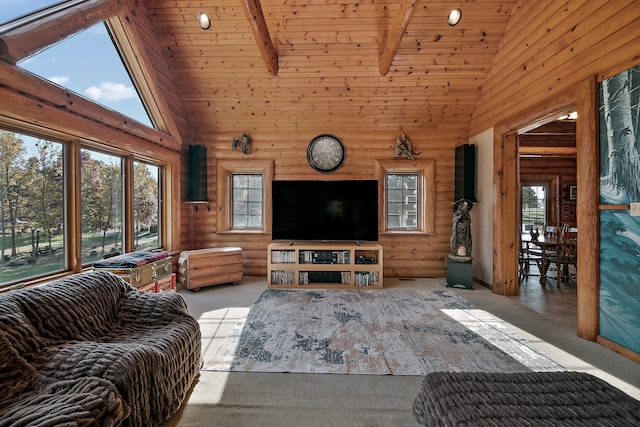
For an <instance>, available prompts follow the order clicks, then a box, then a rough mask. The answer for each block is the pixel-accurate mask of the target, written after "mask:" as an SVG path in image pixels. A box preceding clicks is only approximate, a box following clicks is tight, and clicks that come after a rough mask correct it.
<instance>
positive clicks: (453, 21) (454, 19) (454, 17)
mask: <svg viewBox="0 0 640 427" xmlns="http://www.w3.org/2000/svg"><path fill="white" fill-rule="evenodd" d="M460 19H462V11H461V10H460V9H459V8H455V9H453V10H452V11H451V12H449V15H448V16H447V24H449V25H450V26H451V27H453V26H454V25H457V24H458V22H460Z"/></svg>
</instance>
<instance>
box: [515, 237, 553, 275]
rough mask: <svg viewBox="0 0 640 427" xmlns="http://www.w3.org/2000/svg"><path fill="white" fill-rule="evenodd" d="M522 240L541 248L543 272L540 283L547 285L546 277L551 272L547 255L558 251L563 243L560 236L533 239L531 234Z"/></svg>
mask: <svg viewBox="0 0 640 427" xmlns="http://www.w3.org/2000/svg"><path fill="white" fill-rule="evenodd" d="M522 240H523V241H525V242H530V243H531V244H533V245H535V246H537V247H539V248H540V251H541V252H542V254H541V256H542V271H541V272H540V283H541V284H543V285H544V284H545V283H546V275H547V271H548V270H549V263H548V262H547V254H548V253H549V252H553V251H556V252H557V251H558V246H559V245H560V243H561V239H560V238H559V237H558V236H538V238H537V239H533V238H532V237H531V235H530V234H529V233H523V234H522Z"/></svg>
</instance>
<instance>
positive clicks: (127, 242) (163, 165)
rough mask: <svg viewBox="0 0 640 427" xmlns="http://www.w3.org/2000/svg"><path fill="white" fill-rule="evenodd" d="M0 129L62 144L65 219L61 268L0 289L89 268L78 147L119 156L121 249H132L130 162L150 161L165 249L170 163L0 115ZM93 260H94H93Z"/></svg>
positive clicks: (168, 232) (168, 236)
mask: <svg viewBox="0 0 640 427" xmlns="http://www.w3.org/2000/svg"><path fill="white" fill-rule="evenodd" d="M0 128H2V130H5V131H8V132H13V133H16V134H22V135H27V136H30V137H33V138H41V139H45V140H48V141H51V142H56V143H59V144H62V146H63V171H64V172H63V174H64V176H63V193H64V197H63V203H64V207H63V216H64V221H65V243H66V246H65V248H64V251H65V265H64V267H63V268H62V269H61V270H52V271H51V272H47V273H44V274H40V275H37V276H33V277H28V278H24V279H18V280H16V281H13V282H6V283H2V284H0V290H1V289H7V288H11V287H12V286H14V285H16V284H17V283H24V284H32V283H40V282H43V281H49V280H53V279H55V278H57V277H62V276H65V275H68V274H70V273H79V272H81V271H82V270H83V269H86V268H90V267H91V265H92V264H93V262H88V263H87V262H83V259H82V228H81V221H82V212H81V205H80V203H81V179H80V176H81V164H80V161H81V156H80V153H81V150H83V149H87V150H91V151H95V152H99V153H103V154H107V155H111V156H117V157H121V158H122V159H123V169H124V191H123V197H124V204H123V206H124V208H123V210H124V212H123V221H124V228H123V233H124V239H123V243H124V252H133V251H134V236H133V233H134V231H135V230H134V226H133V203H134V202H133V193H134V182H133V178H134V175H133V164H134V162H141V163H146V164H151V165H153V166H157V167H158V168H159V176H158V185H159V187H160V188H159V200H158V202H159V203H160V206H159V215H160V219H159V227H160V229H159V231H158V232H159V242H160V248H159V249H160V250H169V249H170V243H171V236H172V233H173V230H172V228H171V223H170V221H168V218H170V217H171V212H170V209H171V206H169V204H167V203H165V201H166V200H167V199H168V198H169V196H170V194H171V192H172V184H173V180H172V175H171V163H169V162H168V161H162V160H159V159H154V158H150V157H147V156H140V155H138V154H135V153H132V152H129V151H127V150H121V149H116V148H113V147H110V146H108V145H105V144H101V143H96V142H94V141H87V140H81V139H78V138H76V137H74V136H72V135H68V134H66V133H62V132H58V131H55V130H50V129H42V128H40V127H38V126H35V125H33V124H26V123H15V122H13V121H12V120H6V118H4V117H0ZM94 262H95V261H94Z"/></svg>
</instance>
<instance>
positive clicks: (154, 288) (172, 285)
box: [137, 273, 176, 293]
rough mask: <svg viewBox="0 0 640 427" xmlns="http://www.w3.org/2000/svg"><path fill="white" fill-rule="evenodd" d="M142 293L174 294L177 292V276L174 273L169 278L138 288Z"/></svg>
mask: <svg viewBox="0 0 640 427" xmlns="http://www.w3.org/2000/svg"><path fill="white" fill-rule="evenodd" d="M137 289H138V291H140V292H153V293H157V292H174V291H175V290H176V274H175V273H172V274H170V275H169V276H167V277H163V278H161V279H158V280H156V281H155V282H150V283H147V284H146V285H142V286H140V287H139V288H137Z"/></svg>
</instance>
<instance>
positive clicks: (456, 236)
mask: <svg viewBox="0 0 640 427" xmlns="http://www.w3.org/2000/svg"><path fill="white" fill-rule="evenodd" d="M471 208H473V202H472V201H471V200H467V199H460V200H458V201H457V202H455V204H454V205H453V226H452V227H451V254H450V255H449V260H451V261H454V262H471V261H472V260H473V257H472V256H471V216H470V215H469V211H470V210H471Z"/></svg>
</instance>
